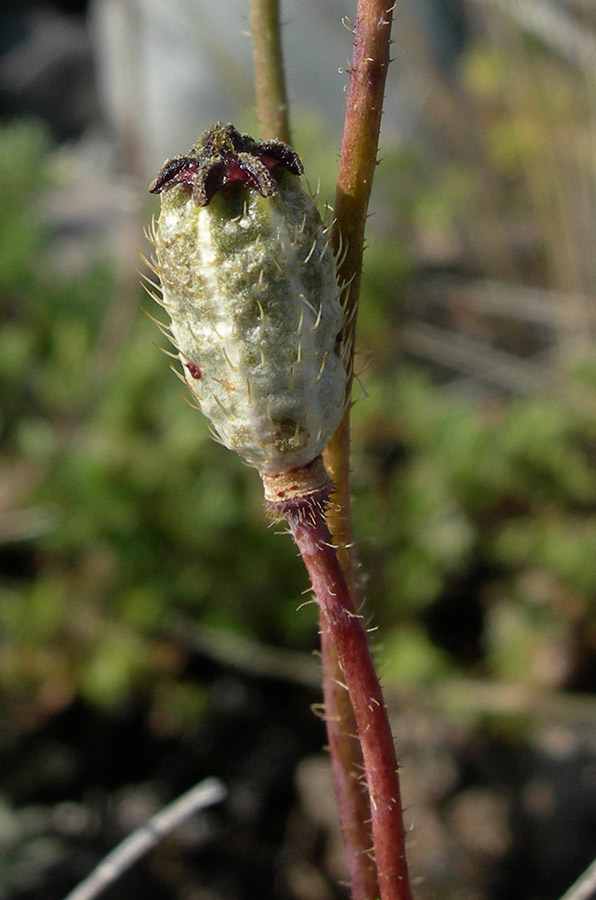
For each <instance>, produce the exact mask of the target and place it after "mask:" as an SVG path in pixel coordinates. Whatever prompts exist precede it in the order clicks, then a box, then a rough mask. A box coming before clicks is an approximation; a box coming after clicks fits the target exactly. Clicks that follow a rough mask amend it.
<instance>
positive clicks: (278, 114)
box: [250, 0, 290, 144]
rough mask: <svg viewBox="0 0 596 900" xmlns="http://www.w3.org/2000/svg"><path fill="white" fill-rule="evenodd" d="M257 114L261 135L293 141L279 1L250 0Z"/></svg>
mask: <svg viewBox="0 0 596 900" xmlns="http://www.w3.org/2000/svg"><path fill="white" fill-rule="evenodd" d="M250 28H251V32H252V46H253V60H254V70H255V90H256V96H257V116H258V119H259V130H260V133H261V137H262V138H275V139H277V140H280V141H285V142H286V143H288V144H289V143H290V125H289V119H288V101H287V95H286V85H285V77H284V65H283V54H282V46H281V30H280V23H279V2H278V0H251V2H250Z"/></svg>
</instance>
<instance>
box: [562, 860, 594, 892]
mask: <svg viewBox="0 0 596 900" xmlns="http://www.w3.org/2000/svg"><path fill="white" fill-rule="evenodd" d="M595 895H596V859H595V860H594V862H593V863H590V865H589V866H588V868H587V869H586V871H585V872H583V873H582V874H581V875H580V876H579V878H578V879H577V881H576V882H575V884H573V885H572V886H571V887H570V888H569V890H568V891H566V892H565V894H563V896H562V897H561V900H591V898H592V897H594V896H595Z"/></svg>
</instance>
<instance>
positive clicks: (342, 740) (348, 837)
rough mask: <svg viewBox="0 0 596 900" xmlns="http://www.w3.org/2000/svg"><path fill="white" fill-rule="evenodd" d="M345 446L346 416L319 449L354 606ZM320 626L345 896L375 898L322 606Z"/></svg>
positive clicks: (359, 792) (347, 719)
mask: <svg viewBox="0 0 596 900" xmlns="http://www.w3.org/2000/svg"><path fill="white" fill-rule="evenodd" d="M349 448H350V433H349V418H348V417H347V416H346V417H344V420H343V422H342V425H341V426H340V428H339V430H338V431H337V432H336V434H335V436H334V438H333V440H332V441H331V444H330V445H329V446H328V447H327V450H326V452H325V466H326V469H327V471H328V473H329V476H330V477H331V480H332V482H333V485H334V493H333V503H332V504H331V505H330V506H329V508H328V509H327V522H328V526H329V529H330V531H331V533H332V535H333V540H334V541H335V544H336V545H337V548H338V549H337V558H338V561H339V563H340V565H341V567H342V570H343V572H344V576H345V579H346V584H347V588H348V593H349V597H350V602H351V606H352V607H353V608H354V609H359V608H360V606H361V601H360V597H359V593H360V592H359V590H358V585H357V579H356V575H355V560H354V554H353V550H352V546H353V545H352V524H351V520H350V468H349ZM334 449H335V450H336V452H334ZM337 451H339V452H337ZM320 630H321V658H322V672H323V695H324V699H325V718H326V722H327V736H328V740H329V755H330V759H331V771H332V774H333V784H334V788H335V794H336V796H337V808H338V813H339V819H340V825H341V830H342V835H343V839H344V844H345V847H346V862H347V866H348V872H349V875H350V884H351V896H352V900H371V898H375V897H377V896H378V893H379V887H378V879H377V869H376V866H375V861H374V859H373V857H372V856H371V854H370V853H369V852H368V851H369V848H370V847H371V846H372V842H373V839H372V832H371V828H370V801H369V798H368V793H367V792H366V790H363V785H362V783H361V781H360V777H361V774H362V772H363V771H364V759H363V756H362V747H361V745H360V741H359V740H358V739H355V738H354V736H355V735H357V733H358V726H357V724H356V719H355V716H354V710H353V709H352V704H351V702H350V697H349V694H348V693H347V692H346V691H345V690H344V689H343V688H341V687H340V686H339V685H340V684H341V683H342V681H343V674H342V670H341V667H340V664H339V660H338V658H337V653H336V650H335V647H334V646H333V635H332V633H331V631H330V629H329V627H328V625H327V621H326V617H325V615H324V613H323V610H322V609H321V613H320Z"/></svg>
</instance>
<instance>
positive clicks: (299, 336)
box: [150, 124, 346, 474]
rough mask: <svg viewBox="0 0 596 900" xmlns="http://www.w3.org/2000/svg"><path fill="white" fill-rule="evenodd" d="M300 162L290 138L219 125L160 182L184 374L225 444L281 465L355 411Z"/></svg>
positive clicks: (164, 288)
mask: <svg viewBox="0 0 596 900" xmlns="http://www.w3.org/2000/svg"><path fill="white" fill-rule="evenodd" d="M301 172H302V164H301V163H300V160H299V159H298V157H297V156H296V154H295V153H294V151H293V150H291V148H290V147H288V145H287V144H282V143H281V142H277V141H268V142H261V143H257V142H255V141H253V140H252V139H251V138H249V137H248V136H247V135H241V134H239V132H237V131H236V129H234V128H233V126H231V125H226V126H224V125H219V124H218V125H215V126H213V127H212V128H210V129H208V131H206V132H205V134H204V135H203V136H202V137H201V139H200V141H199V142H198V144H197V145H196V146H195V147H193V149H192V150H191V152H190V154H189V155H188V156H187V157H178V158H176V159H174V160H170V161H168V162H167V163H166V164H165V165H164V167H163V168H162V170H161V172H160V174H159V175H158V176H157V178H156V179H155V181H154V182H153V184H152V186H151V188H150V190H152V191H153V192H155V193H160V194H161V213H160V216H159V221H158V223H157V226H156V227H155V230H154V235H153V237H154V242H155V248H156V255H157V265H156V267H155V271H156V272H157V274H158V275H159V278H160V281H161V292H162V300H161V302H162V305H163V306H164V307H165V309H166V311H167V313H168V315H169V317H170V320H171V322H170V332H171V336H172V340H173V342H174V344H175V346H176V349H177V351H178V355H179V358H180V360H181V363H182V367H183V372H184V377H185V380H186V382H187V384H188V386H189V387H190V390H191V391H192V393H193V395H194V397H196V399H197V401H198V405H199V406H200V409H201V411H202V412H203V413H204V414H205V415H206V416H207V417H208V418H209V419H210V421H211V423H212V425H213V428H214V430H215V432H216V434H217V436H218V438H219V439H220V440H221V442H222V443H223V444H224V445H225V446H226V447H229V448H230V449H231V450H235V451H236V452H237V453H239V454H240V455H241V456H242V457H243V458H244V459H245V460H246V461H247V462H248V463H249V464H250V465H251V466H255V467H256V468H257V469H258V470H259V471H260V472H262V473H269V474H271V473H274V474H275V473H283V472H287V471H289V470H291V469H295V468H298V467H302V466H305V465H306V464H308V463H310V462H311V461H312V460H314V459H315V458H316V457H318V456H319V455H320V453H321V452H322V450H323V448H324V447H325V444H326V443H327V441H328V440H329V438H330V437H331V435H332V434H333V432H334V431H335V429H336V427H337V425H338V424H339V422H340V419H341V417H342V414H343V411H344V409H345V393H346V372H345V368H344V362H343V358H342V346H341V342H340V338H339V335H340V332H341V328H342V323H343V316H344V312H343V308H342V305H341V301H340V290H339V287H338V285H337V277H336V266H335V258H334V255H333V253H332V250H331V248H330V246H329V241H328V236H327V234H326V231H325V228H324V227H323V224H322V222H321V219H320V216H319V214H318V212H317V210H316V207H315V205H314V202H313V200H312V198H311V197H310V196H309V195H308V194H307V193H306V192H305V191H304V190H303V188H302V186H301V183H300V178H299V174H300V173H301Z"/></svg>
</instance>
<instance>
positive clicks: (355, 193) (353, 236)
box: [309, 0, 410, 900]
mask: <svg viewBox="0 0 596 900" xmlns="http://www.w3.org/2000/svg"><path fill="white" fill-rule="evenodd" d="M392 13H393V7H392V6H390V5H389V4H388V3H387V0H382V2H379V0H359V3H358V9H357V17H356V23H355V26H354V31H353V34H354V49H353V56H352V64H351V66H350V70H349V77H350V82H349V88H348V96H347V102H346V118H345V124H344V133H343V138H342V146H341V155H340V164H339V173H338V181H337V190H336V197H335V226H334V235H333V237H334V245H335V249H336V251H337V252H338V253H340V251H341V250H342V249H343V248H345V250H346V252H345V253H344V254H341V255H340V259H341V264H340V269H339V273H338V275H339V279H340V282H343V283H345V284H347V285H349V287H348V292H347V298H346V326H345V334H344V340H345V341H347V342H348V343H349V344H353V340H354V331H355V327H356V313H357V306H358V299H359V294H360V275H361V270H362V256H363V250H364V231H365V225H366V215H367V210H368V204H369V200H370V193H371V189H372V182H373V177H374V171H375V167H376V164H377V148H378V141H379V134H380V128H381V114H382V108H383V96H384V91H385V82H386V77H387V70H388V67H389V62H390V44H391V23H392ZM352 359H353V357H352ZM352 374H353V369H352V367H351V368H350V372H349V380H350V381H351V379H352ZM349 445H350V411H349V408H348V409H347V410H346V414H345V416H344V419H343V421H342V423H341V425H340V427H339V428H338V430H337V431H336V433H335V435H334V437H333V438H332V440H331V441H330V443H329V444H328V446H327V448H326V450H325V457H324V458H325V465H326V468H327V471H328V472H329V475H330V476H331V478H332V480H333V484H334V490H335V493H334V501H335V502H334V505H333V506H332V507H330V509H329V511H328V514H327V521H328V523H329V527H330V529H331V532H332V534H333V538H334V541H335V543H336V544H337V545H338V555H339V559H340V561H341V564H342V568H343V571H344V572H345V573H346V578H347V583H348V588H349V593H350V599H351V601H352V603H351V607H346V608H351V609H359V608H360V604H359V602H358V598H357V596H356V593H357V591H356V583H355V579H354V569H355V560H354V554H353V550H352V533H351V520H350V511H349V510H350V446H349ZM309 571H310V570H309ZM311 578H313V575H312V574H311ZM314 585H315V582H314V580H313V586H314ZM322 587H323V586H322ZM326 633H327V634H330V633H331V628H330V627H329V626H327V625H325V624H323V627H322V634H323V642H324V641H325V639H326V638H325V635H326ZM363 638H364V635H363ZM323 646H324V644H323ZM354 647H355V650H356V652H361V653H362V654H363V660H364V658H366V662H364V661H363V663H362V664H363V666H364V667H365V668H368V666H369V665H370V654H369V651H368V647H367V646H366V639H365V638H364V640H362V639H359V641H358V642H356V644H355V645H354ZM336 649H337V645H336ZM338 655H339V657H340V660H341V654H340V653H339V650H338ZM372 675H373V676H374V669H373V670H372ZM325 677H329V674H328V673H324V678H325ZM374 677H375V680H376V676H374ZM347 681H348V678H347V677H346V682H347ZM377 684H378V682H377ZM379 691H380V689H379ZM350 698H351V700H352V704H354V703H355V700H354V698H353V697H352V692H351V691H350ZM377 700H379V701H380V706H379V707H378V709H377V715H378V716H379V717H380V718H384V719H385V722H384V723H383V725H382V726H381V727H380V729H379V730H380V740H381V741H385V742H386V746H384V747H381V744H380V743H379V744H377V745H376V746H375V744H374V743H373V744H372V745H371V744H370V743H369V742H368V741H367V740H366V738H365V735H364V734H363V732H362V730H361V721H360V715H359V712H358V710H357V709H356V707H355V712H356V719H357V720H358V730H359V733H360V737H361V741H362V749H363V751H364V761H365V771H366V778H367V783H368V786H369V791H370V802H371V807H372V822H373V846H374V854H375V860H376V864H377V869H378V875H379V887H380V893H381V897H382V898H387V900H389V898H391V900H396V898H398V897H399V898H402V897H403V898H407V897H409V896H410V887H409V882H408V874H407V864H406V856H405V836H404V828H403V817H402V810H401V803H399V804H398V808H397V809H392V812H391V814H386V815H385V816H380V817H379V816H378V809H375V804H377V806H378V800H377V796H376V790H375V787H374V784H375V776H374V773H375V772H378V771H379V767H380V770H382V771H383V772H384V775H385V778H386V781H384V782H383V783H384V786H385V788H386V790H387V791H388V796H390V797H394V798H397V799H398V800H399V797H400V794H399V780H398V775H397V767H395V766H393V767H391V766H390V765H389V766H388V765H387V759H390V758H391V757H392V755H393V759H394V758H395V750H394V746H393V738H392V736H391V731H390V728H389V725H388V721H387V718H386V711H385V708H384V706H383V702H382V695H380V693H379V695H378V696H377ZM346 740H347V739H346V738H344V744H345V742H346ZM365 744H366V749H365ZM377 754H378V755H377ZM344 755H345V752H344ZM338 756H339V757H340V760H341V755H340V754H339V753H338ZM382 758H383V759H384V760H385V762H384V763H383V762H381V759H382ZM348 777H349V771H348V769H347V768H345V772H344V779H345V780H347V778H348ZM391 785H393V786H392V787H391ZM344 790H347V788H346V787H345V785H344ZM367 799H368V798H367ZM344 836H345V830H344ZM387 854H388V857H387ZM392 855H393V857H394V862H395V865H396V866H397V868H395V867H394V866H392V864H391V856H392ZM368 896H369V897H374V896H376V894H374V893H372V892H370V893H369V894H368Z"/></svg>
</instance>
